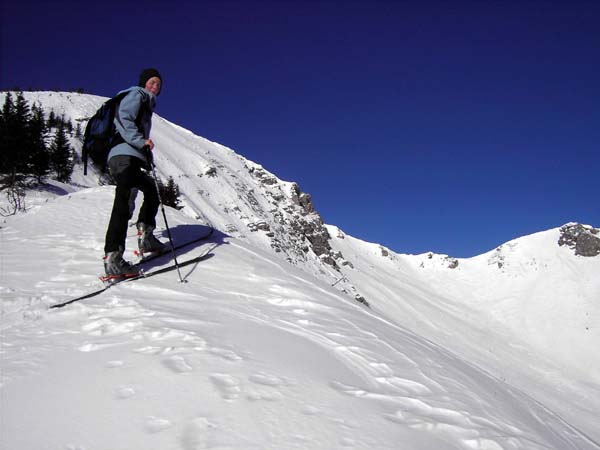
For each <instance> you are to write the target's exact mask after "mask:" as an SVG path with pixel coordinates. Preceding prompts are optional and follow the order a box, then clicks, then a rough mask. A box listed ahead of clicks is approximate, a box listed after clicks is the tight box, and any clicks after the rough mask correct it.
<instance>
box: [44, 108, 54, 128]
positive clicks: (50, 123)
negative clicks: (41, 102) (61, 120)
mask: <svg viewBox="0 0 600 450" xmlns="http://www.w3.org/2000/svg"><path fill="white" fill-rule="evenodd" d="M46 126H47V127H48V128H53V127H55V126H56V114H54V111H53V110H52V111H50V114H49V115H48V122H47V123H46Z"/></svg>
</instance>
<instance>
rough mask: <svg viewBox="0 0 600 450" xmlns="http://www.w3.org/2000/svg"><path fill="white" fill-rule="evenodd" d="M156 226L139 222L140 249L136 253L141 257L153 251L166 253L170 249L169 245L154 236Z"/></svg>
mask: <svg viewBox="0 0 600 450" xmlns="http://www.w3.org/2000/svg"><path fill="white" fill-rule="evenodd" d="M154 228H155V227H154V226H152V225H147V224H145V223H142V222H139V223H138V224H137V229H138V251H137V252H136V255H137V256H139V257H140V258H144V256H148V255H149V254H152V253H158V254H160V253H165V252H167V251H169V246H168V245H167V244H163V243H162V242H160V241H159V240H158V239H156V237H155V236H154V233H153V232H154Z"/></svg>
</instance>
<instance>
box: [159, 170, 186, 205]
mask: <svg viewBox="0 0 600 450" xmlns="http://www.w3.org/2000/svg"><path fill="white" fill-rule="evenodd" d="M158 191H159V194H160V198H161V201H162V203H163V205H165V206H171V207H173V208H175V209H183V206H180V205H179V203H180V202H181V200H180V199H179V196H180V192H179V186H178V185H177V183H175V180H173V177H171V176H170V177H169V179H168V180H167V184H166V185H165V184H164V183H163V182H162V180H160V179H159V180H158Z"/></svg>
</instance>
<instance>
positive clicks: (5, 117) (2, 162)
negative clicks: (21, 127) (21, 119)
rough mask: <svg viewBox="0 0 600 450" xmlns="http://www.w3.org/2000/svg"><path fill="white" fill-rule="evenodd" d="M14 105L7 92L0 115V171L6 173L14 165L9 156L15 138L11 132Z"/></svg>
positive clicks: (11, 154) (11, 153)
mask: <svg viewBox="0 0 600 450" xmlns="http://www.w3.org/2000/svg"><path fill="white" fill-rule="evenodd" d="M14 114H15V105H14V103H13V99H12V95H11V93H10V92H7V94H6V97H5V98H4V105H3V106H2V113H1V115H0V173H3V174H7V173H10V172H11V168H12V166H13V165H14V162H13V161H12V159H11V157H12V156H13V155H14V153H15V152H13V151H12V148H13V147H14V146H15V139H14V135H13V132H12V124H13V121H14Z"/></svg>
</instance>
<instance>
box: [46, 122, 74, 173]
mask: <svg viewBox="0 0 600 450" xmlns="http://www.w3.org/2000/svg"><path fill="white" fill-rule="evenodd" d="M50 167H51V168H52V170H53V171H54V173H55V175H56V179H57V180H58V181H61V182H63V183H68V182H69V181H71V175H72V174H73V149H72V148H71V146H70V145H69V141H68V140H67V135H66V133H65V129H64V126H59V127H58V130H57V132H56V136H55V137H54V140H53V141H52V144H51V145H50Z"/></svg>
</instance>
